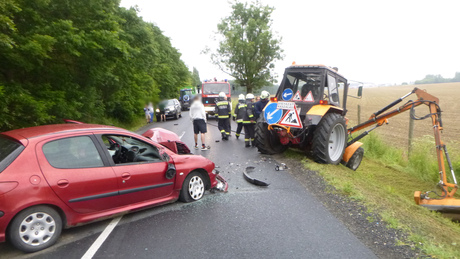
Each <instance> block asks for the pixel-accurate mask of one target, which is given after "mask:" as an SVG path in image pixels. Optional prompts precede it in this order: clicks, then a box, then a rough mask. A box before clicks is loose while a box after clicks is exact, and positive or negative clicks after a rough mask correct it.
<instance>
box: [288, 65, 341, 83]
mask: <svg viewBox="0 0 460 259" xmlns="http://www.w3.org/2000/svg"><path fill="white" fill-rule="evenodd" d="M289 68H321V69H326V70H329V71H330V72H332V73H334V74H337V75H339V76H341V77H342V78H344V79H345V77H344V76H343V75H342V74H340V73H339V72H338V71H337V70H335V69H333V68H331V67H328V66H326V65H323V64H302V65H297V64H292V65H291V66H289V67H287V68H286V69H289Z"/></svg>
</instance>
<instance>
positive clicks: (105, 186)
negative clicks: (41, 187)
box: [36, 134, 120, 213]
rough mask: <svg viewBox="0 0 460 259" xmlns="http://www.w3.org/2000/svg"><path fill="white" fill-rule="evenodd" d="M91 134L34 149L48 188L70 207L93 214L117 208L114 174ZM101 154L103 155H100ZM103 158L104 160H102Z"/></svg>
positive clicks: (40, 144) (65, 138)
mask: <svg viewBox="0 0 460 259" xmlns="http://www.w3.org/2000/svg"><path fill="white" fill-rule="evenodd" d="M94 141H96V138H95V137H94V135H92V134H87V135H78V136H75V135H73V136H64V137H62V136H61V137H56V138H52V139H48V140H45V141H42V142H40V143H39V144H37V146H36V151H37V152H36V153H37V158H38V161H39V164H40V168H41V170H42V172H43V175H44V176H45V178H46V181H47V182H48V184H49V186H50V187H51V189H52V190H53V191H54V192H55V193H56V195H57V196H58V197H59V198H60V199H61V200H62V201H63V202H64V203H65V204H67V205H68V206H69V207H70V208H72V209H73V210H75V211H76V212H79V213H92V212H97V211H102V210H107V209H111V208H115V207H118V206H120V203H119V201H118V198H117V195H118V185H117V181H116V175H115V173H114V172H113V169H112V167H111V166H110V165H109V164H108V160H107V158H106V157H104V156H102V155H101V153H102V151H103V150H102V148H101V147H100V146H99V147H98V145H99V143H98V142H96V143H97V145H95V142H94ZM102 154H103V153H102ZM104 159H105V160H104Z"/></svg>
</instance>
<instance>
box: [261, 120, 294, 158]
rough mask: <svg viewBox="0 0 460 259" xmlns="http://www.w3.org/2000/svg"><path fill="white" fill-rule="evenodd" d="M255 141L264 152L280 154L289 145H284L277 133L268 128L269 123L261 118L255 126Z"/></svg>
mask: <svg viewBox="0 0 460 259" xmlns="http://www.w3.org/2000/svg"><path fill="white" fill-rule="evenodd" d="M254 142H255V145H256V147H257V150H259V152H260V153H262V154H267V155H274V154H280V153H283V152H284V151H286V149H288V147H289V146H288V145H282V144H281V142H280V140H279V138H278V136H277V135H276V133H274V132H271V131H269V130H268V124H267V123H266V122H263V121H262V119H261V118H259V120H258V121H257V123H256V126H255V137H254Z"/></svg>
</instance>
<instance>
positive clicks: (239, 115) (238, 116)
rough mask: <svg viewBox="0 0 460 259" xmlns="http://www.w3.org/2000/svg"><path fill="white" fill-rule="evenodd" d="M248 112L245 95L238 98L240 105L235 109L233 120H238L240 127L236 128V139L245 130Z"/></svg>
mask: <svg viewBox="0 0 460 259" xmlns="http://www.w3.org/2000/svg"><path fill="white" fill-rule="evenodd" d="M245 112H246V99H245V97H244V94H240V95H239V96H238V104H237V105H236V107H235V113H234V114H233V120H236V123H237V124H238V127H237V128H236V133H235V136H236V139H238V138H239V137H240V133H241V130H242V129H243V118H244V113H245Z"/></svg>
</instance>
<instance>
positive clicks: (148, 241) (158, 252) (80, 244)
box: [0, 112, 375, 259]
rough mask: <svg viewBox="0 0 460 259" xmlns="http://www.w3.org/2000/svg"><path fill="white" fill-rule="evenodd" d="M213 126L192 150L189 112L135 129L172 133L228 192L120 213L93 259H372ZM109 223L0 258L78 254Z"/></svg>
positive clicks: (312, 203)
mask: <svg viewBox="0 0 460 259" xmlns="http://www.w3.org/2000/svg"><path fill="white" fill-rule="evenodd" d="M214 125H217V121H216V120H210V121H209V123H208V134H207V135H206V141H207V143H206V144H207V145H210V146H211V149H210V150H208V151H201V150H194V149H193V146H194V141H193V132H192V123H191V121H190V120H189V117H188V112H183V117H182V118H180V119H179V120H168V121H167V122H160V123H154V124H151V125H147V126H145V127H143V128H142V129H140V130H139V131H138V133H142V132H144V131H145V130H146V129H147V128H149V127H162V128H166V129H169V130H172V131H174V132H175V133H177V134H178V135H179V136H181V138H182V141H184V142H185V143H186V144H187V145H188V146H189V147H190V148H191V149H192V152H193V153H195V154H197V155H203V156H205V157H207V158H209V159H210V160H212V161H213V162H214V163H215V164H216V165H217V166H218V167H219V168H218V170H220V172H221V174H222V176H223V177H224V178H225V179H227V181H228V183H229V191H228V193H216V194H210V193H209V192H207V194H206V195H205V196H204V197H203V199H202V200H200V201H198V202H194V203H187V204H186V203H181V202H176V203H174V204H169V205H164V206H161V207H156V208H152V209H148V210H144V211H140V212H136V213H132V214H128V215H124V216H123V217H122V218H121V220H120V221H119V223H118V224H117V225H116V226H115V228H114V229H113V231H112V232H110V233H109V235H108V237H107V239H105V240H104V241H103V242H102V243H101V245H100V247H98V248H97V249H96V251H95V254H94V257H93V258H210V257H213V258H375V255H374V254H373V253H372V251H371V250H369V249H368V248H367V247H366V246H365V245H364V244H363V243H361V242H360V241H359V240H358V239H357V238H356V237H355V236H354V235H353V234H352V233H351V232H350V231H349V230H348V229H347V228H346V227H345V226H344V225H343V224H342V223H341V222H340V221H339V220H337V219H336V218H335V217H334V216H333V215H332V214H331V213H329V212H328V211H327V210H326V209H325V208H324V206H323V205H322V204H321V203H320V202H319V201H318V200H317V199H316V198H315V197H314V196H313V195H312V194H311V193H309V192H308V191H307V190H306V189H305V188H304V187H303V186H302V185H301V184H300V183H299V182H298V181H297V180H296V179H295V178H294V177H292V176H291V175H290V174H289V172H288V171H275V165H277V162H276V161H274V160H273V159H272V158H271V157H270V156H264V155H261V154H259V153H258V152H257V150H256V148H245V147H244V140H242V139H239V140H236V138H235V136H234V132H232V135H233V136H232V137H231V138H230V140H229V141H225V142H224V141H221V140H220V132H219V131H218V129H217V127H216V126H214ZM235 129H236V124H234V122H232V130H235ZM242 137H243V139H244V136H242ZM216 140H219V142H215V141H216ZM199 144H200V143H199ZM247 166H254V167H255V171H254V172H253V173H252V176H253V177H256V178H258V179H260V180H263V181H266V182H268V183H270V186H269V187H258V186H255V185H252V184H250V183H248V182H246V181H245V180H244V178H243V175H242V173H243V170H244V168H245V167H247ZM111 221H112V220H105V221H102V222H97V223H93V224H89V225H85V226H82V227H77V228H72V229H67V230H64V231H63V234H62V236H61V238H60V240H59V241H58V243H57V244H56V245H54V246H53V247H51V248H49V249H47V250H45V251H41V252H38V253H35V254H23V253H21V252H18V251H16V250H15V249H14V248H13V247H12V246H11V245H10V244H8V243H3V244H0V258H32V257H33V258H67V259H70V258H81V257H82V256H83V255H85V254H86V253H87V251H88V249H89V248H90V247H91V246H92V245H93V244H94V243H95V241H96V240H97V239H98V237H99V236H100V235H101V232H102V231H103V230H104V229H105V228H106V227H107V225H108V224H109V223H110V222H111Z"/></svg>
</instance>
